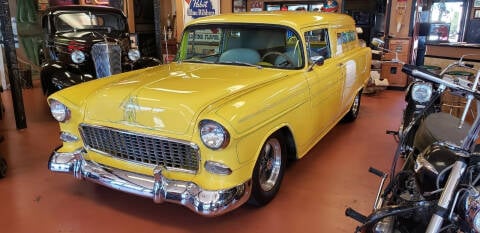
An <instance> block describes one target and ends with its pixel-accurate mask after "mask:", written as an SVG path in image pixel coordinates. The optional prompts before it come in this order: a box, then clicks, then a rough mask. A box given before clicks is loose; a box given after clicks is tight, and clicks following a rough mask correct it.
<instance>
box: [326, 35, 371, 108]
mask: <svg viewBox="0 0 480 233" xmlns="http://www.w3.org/2000/svg"><path fill="white" fill-rule="evenodd" d="M332 32H333V33H334V34H335V42H334V43H335V44H336V55H335V56H336V59H337V61H338V62H340V63H341V64H342V71H343V77H342V79H341V83H339V85H340V88H341V91H340V92H341V102H340V105H339V106H340V111H339V114H343V113H345V112H346V111H347V110H348V109H350V106H351V104H352V101H353V98H354V97H355V95H356V94H357V89H358V86H359V85H360V84H359V83H357V82H358V77H357V75H358V73H359V71H358V70H357V69H360V67H364V66H365V64H363V65H362V64H361V62H359V59H360V57H361V53H360V50H359V48H358V42H357V34H356V32H355V31H354V29H353V28H337V29H335V30H332ZM338 117H341V116H338Z"/></svg>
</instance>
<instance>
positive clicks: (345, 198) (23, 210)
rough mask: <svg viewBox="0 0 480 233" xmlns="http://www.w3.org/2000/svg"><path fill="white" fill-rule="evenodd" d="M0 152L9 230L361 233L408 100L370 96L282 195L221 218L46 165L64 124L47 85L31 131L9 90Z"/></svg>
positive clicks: (292, 168)
mask: <svg viewBox="0 0 480 233" xmlns="http://www.w3.org/2000/svg"><path fill="white" fill-rule="evenodd" d="M1 95H2V98H3V102H4V104H5V106H6V115H5V118H4V119H3V120H1V121H0V134H1V135H3V136H4V137H5V141H4V142H2V143H1V144H0V154H1V155H2V156H3V157H5V159H6V160H7V162H8V164H9V170H8V173H7V177H6V178H4V179H1V180H0V232H5V233H17V232H20V233H23V232H25V233H26V232H28V233H31V232H35V233H42V232H46V233H54V232H58V233H59V232H63V233H65V232H68V233H78V232H81V233H83V232H85V233H93V232H100V233H105V232H116V233H121V232H128V233H132V232H168V233H170V232H182V233H183V232H209V233H213V232H221V233H225V232H229V233H234V232H278V233H282V232H302V233H303V232H353V231H354V229H355V226H356V225H357V223H356V222H355V221H354V220H352V219H349V218H347V217H345V215H344V211H345V208H346V207H348V206H353V207H355V208H356V209H357V210H360V211H361V212H364V213H367V212H368V211H369V210H370V209H371V207H372V204H373V199H374V197H375V194H376V190H377V187H378V186H377V185H378V181H379V179H378V178H377V177H375V176H374V175H371V174H370V173H368V172H367V169H368V167H369V166H374V167H376V168H378V169H382V170H385V171H386V170H387V169H388V168H389V166H390V161H391V157H392V155H393V151H394V148H395V141H394V140H393V138H392V137H391V136H388V135H385V130H386V129H396V127H397V126H398V124H399V121H400V114H401V111H402V108H403V106H404V102H403V92H402V91H392V90H385V91H382V92H379V93H376V94H374V95H364V96H363V98H362V102H361V111H360V115H359V117H358V119H357V121H356V122H354V123H349V124H339V125H337V126H336V127H335V128H334V129H333V131H331V132H330V133H329V134H328V135H327V136H326V137H325V138H324V139H323V140H322V141H320V142H319V143H318V144H317V145H316V146H315V147H314V148H313V149H312V150H311V151H310V152H309V154H308V155H307V156H306V157H304V158H303V159H301V160H299V161H296V162H294V163H292V164H290V165H289V166H288V168H287V172H286V175H285V178H284V181H283V184H282V188H281V189H280V192H279V193H278V195H277V197H276V198H275V199H274V200H273V201H272V202H271V203H270V204H268V205H267V206H265V207H263V208H254V207H250V206H242V207H240V208H239V209H237V210H235V211H233V212H230V213H228V214H226V215H223V216H219V217H216V218H206V217H202V216H198V215H196V214H194V213H193V212H191V211H189V210H188V209H186V208H184V207H182V206H177V205H174V204H161V205H158V204H154V203H153V201H152V200H149V199H145V198H141V197H136V196H131V195H128V194H125V193H121V192H118V191H114V190H110V189H108V188H104V187H101V186H99V185H96V184H93V183H87V182H84V181H78V180H75V179H74V178H73V177H72V176H71V175H66V174H54V173H52V172H50V171H49V170H48V169H47V161H48V158H49V155H50V152H51V151H52V150H53V148H54V147H56V146H57V145H59V143H60V141H59V139H58V135H59V133H58V126H57V124H56V122H55V121H54V120H53V118H51V117H50V115H49V110H48V107H47V104H46V102H45V97H43V96H42V94H41V91H40V87H39V83H38V81H34V88H33V89H24V90H23V95H24V105H25V111H26V117H27V126H28V127H27V128H26V129H22V130H16V127H15V121H14V116H13V109H12V104H11V102H12V99H11V96H10V92H9V91H5V92H3V93H2V94H1Z"/></svg>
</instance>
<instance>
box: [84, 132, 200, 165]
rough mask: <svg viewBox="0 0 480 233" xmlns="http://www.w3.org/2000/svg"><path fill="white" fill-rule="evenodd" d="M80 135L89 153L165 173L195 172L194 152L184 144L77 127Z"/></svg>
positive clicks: (197, 156) (196, 162)
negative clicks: (135, 163)
mask: <svg viewBox="0 0 480 233" xmlns="http://www.w3.org/2000/svg"><path fill="white" fill-rule="evenodd" d="M80 131H81V134H82V137H83V141H84V144H85V146H86V148H87V149H90V150H94V151H97V152H100V153H104V154H107V155H110V156H113V157H117V158H121V159H124V160H128V161H132V162H140V163H145V164H150V165H155V166H157V165H160V166H164V167H166V168H167V169H179V170H183V171H186V172H196V171H197V170H198V163H199V153H198V149H197V147H196V146H195V145H194V144H191V143H188V142H183V141H177V140H171V139H166V138H161V137H155V136H151V135H145V134H138V133H132V132H127V131H122V130H118V129H113V128H108V127H102V126H92V125H85V124H83V125H81V126H80Z"/></svg>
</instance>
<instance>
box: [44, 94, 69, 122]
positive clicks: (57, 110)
mask: <svg viewBox="0 0 480 233" xmlns="http://www.w3.org/2000/svg"><path fill="white" fill-rule="evenodd" d="M49 105H50V112H51V113H52V116H53V118H55V120H57V121H59V122H62V123H63V122H66V121H68V120H69V119H70V110H69V109H68V108H67V106H65V105H64V104H62V103H60V101H58V100H54V99H50V100H49Z"/></svg>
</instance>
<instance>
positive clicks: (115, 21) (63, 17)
mask: <svg viewBox="0 0 480 233" xmlns="http://www.w3.org/2000/svg"><path fill="white" fill-rule="evenodd" d="M55 28H56V30H57V31H75V30H85V29H86V30H110V31H123V30H124V29H125V22H124V19H123V17H122V16H121V15H118V14H112V13H105V12H101V13H94V12H89V11H85V12H78V11H76V12H64V13H61V14H59V15H57V16H56V17H55Z"/></svg>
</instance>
